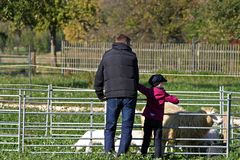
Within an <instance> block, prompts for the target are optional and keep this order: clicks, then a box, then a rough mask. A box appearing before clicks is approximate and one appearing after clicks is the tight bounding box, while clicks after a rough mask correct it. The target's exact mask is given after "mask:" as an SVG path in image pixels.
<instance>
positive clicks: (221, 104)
mask: <svg viewBox="0 0 240 160" xmlns="http://www.w3.org/2000/svg"><path fill="white" fill-rule="evenodd" d="M219 110H220V115H221V118H222V119H223V117H224V116H222V115H223V114H224V86H220V87H219ZM223 127H224V126H223V124H221V128H223ZM220 133H223V130H222V129H220Z"/></svg>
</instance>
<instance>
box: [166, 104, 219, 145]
mask: <svg viewBox="0 0 240 160" xmlns="http://www.w3.org/2000/svg"><path fill="white" fill-rule="evenodd" d="M214 113H215V110H214V109H213V108H202V109H201V110H200V111H199V112H187V111H178V112H175V114H172V115H169V116H168V118H167V119H166V120H165V121H164V124H163V126H164V130H163V146H165V144H166V143H168V144H181V145H199V144H202V141H197V140H196V141H192V140H181V141H180V140H178V141H177V140H176V138H203V137H205V136H206V135H207V133H208V132H209V129H197V128H192V129H189V128H187V127H212V125H213V124H214V123H217V124H220V123H222V119H221V118H219V117H217V116H216V115H214ZM188 114H189V115H188ZM191 114H195V115H191ZM196 114H206V115H196Z"/></svg>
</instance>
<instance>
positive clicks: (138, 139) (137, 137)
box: [115, 130, 143, 153]
mask: <svg viewBox="0 0 240 160" xmlns="http://www.w3.org/2000/svg"><path fill="white" fill-rule="evenodd" d="M120 139H121V135H119V136H118V139H117V141H116V142H115V151H116V152H118V149H119V145H120ZM142 142H143V131H142V130H133V131H132V141H131V146H133V145H134V146H136V147H137V148H138V151H137V152H138V153H139V152H140V148H141V146H142Z"/></svg>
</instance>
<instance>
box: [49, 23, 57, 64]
mask: <svg viewBox="0 0 240 160" xmlns="http://www.w3.org/2000/svg"><path fill="white" fill-rule="evenodd" d="M50 35H51V55H52V56H53V57H52V61H51V63H52V66H54V67H57V52H56V26H55V25H52V26H50Z"/></svg>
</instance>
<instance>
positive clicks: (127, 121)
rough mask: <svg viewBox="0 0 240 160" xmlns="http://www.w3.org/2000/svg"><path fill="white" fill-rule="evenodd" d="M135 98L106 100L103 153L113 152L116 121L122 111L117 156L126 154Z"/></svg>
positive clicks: (130, 133) (129, 141) (129, 140)
mask: <svg viewBox="0 0 240 160" xmlns="http://www.w3.org/2000/svg"><path fill="white" fill-rule="evenodd" d="M136 101H137V100H136V98H110V99H108V100H107V113H106V126H105V146H104V149H105V153H108V152H112V151H114V147H115V145H114V138H115V133H116V127H117V120H118V117H119V114H120V112H121V111H122V129H121V140H120V146H119V150H118V155H120V154H122V153H126V152H127V151H128V148H129V146H130V143H131V140H132V129H133V122H134V115H135V107H136Z"/></svg>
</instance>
